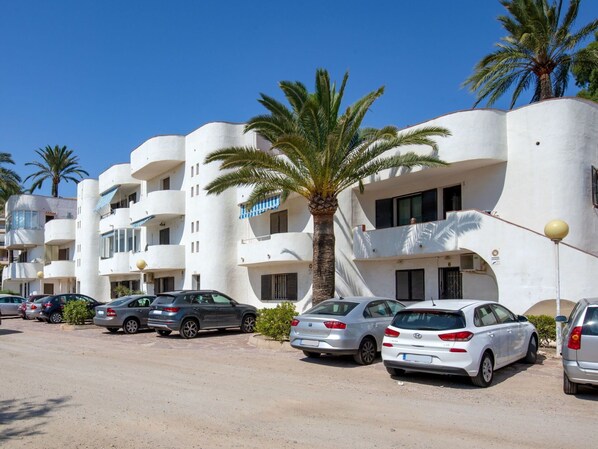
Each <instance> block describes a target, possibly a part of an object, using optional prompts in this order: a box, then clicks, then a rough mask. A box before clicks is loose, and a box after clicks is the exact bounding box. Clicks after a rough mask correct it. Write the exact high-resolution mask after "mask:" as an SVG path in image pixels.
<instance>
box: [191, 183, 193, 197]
mask: <svg viewBox="0 0 598 449" xmlns="http://www.w3.org/2000/svg"><path fill="white" fill-rule="evenodd" d="M191 198H193V186H191Z"/></svg>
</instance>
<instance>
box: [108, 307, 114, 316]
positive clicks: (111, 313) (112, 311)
mask: <svg viewBox="0 0 598 449" xmlns="http://www.w3.org/2000/svg"><path fill="white" fill-rule="evenodd" d="M106 316H116V310H114V309H111V308H110V307H108V310H106Z"/></svg>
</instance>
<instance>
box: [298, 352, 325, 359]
mask: <svg viewBox="0 0 598 449" xmlns="http://www.w3.org/2000/svg"><path fill="white" fill-rule="evenodd" d="M303 355H304V356H305V357H307V358H308V359H319V358H320V357H321V355H322V354H320V353H319V352H312V351H303Z"/></svg>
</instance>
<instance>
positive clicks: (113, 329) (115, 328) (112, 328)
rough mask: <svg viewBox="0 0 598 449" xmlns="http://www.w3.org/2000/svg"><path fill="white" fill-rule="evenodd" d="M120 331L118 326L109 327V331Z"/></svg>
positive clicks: (113, 332)
mask: <svg viewBox="0 0 598 449" xmlns="http://www.w3.org/2000/svg"><path fill="white" fill-rule="evenodd" d="M117 331H118V327H109V328H108V332H110V333H112V334H115V333H116V332H117Z"/></svg>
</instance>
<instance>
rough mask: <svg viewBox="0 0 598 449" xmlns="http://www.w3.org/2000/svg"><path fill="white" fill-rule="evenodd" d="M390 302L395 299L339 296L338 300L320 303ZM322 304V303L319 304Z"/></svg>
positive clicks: (331, 299)
mask: <svg viewBox="0 0 598 449" xmlns="http://www.w3.org/2000/svg"><path fill="white" fill-rule="evenodd" d="M377 299H379V300H390V301H396V299H391V298H383V297H380V296H340V297H338V298H330V299H327V300H326V301H322V302H328V301H350V302H358V303H362V302H367V301H372V300H377ZM320 304H322V303H320Z"/></svg>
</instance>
